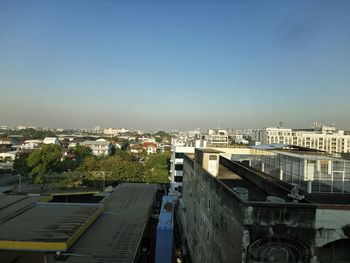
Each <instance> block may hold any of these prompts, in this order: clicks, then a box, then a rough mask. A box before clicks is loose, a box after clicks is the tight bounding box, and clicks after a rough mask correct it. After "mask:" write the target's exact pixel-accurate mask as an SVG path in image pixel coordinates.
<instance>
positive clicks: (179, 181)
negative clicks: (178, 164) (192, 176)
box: [174, 176, 182, 183]
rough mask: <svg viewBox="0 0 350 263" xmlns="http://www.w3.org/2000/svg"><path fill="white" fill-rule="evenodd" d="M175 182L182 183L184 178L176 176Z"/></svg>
mask: <svg viewBox="0 0 350 263" xmlns="http://www.w3.org/2000/svg"><path fill="white" fill-rule="evenodd" d="M174 181H175V182H177V183H182V176H174Z"/></svg>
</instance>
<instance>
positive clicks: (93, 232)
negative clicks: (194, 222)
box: [55, 183, 159, 263]
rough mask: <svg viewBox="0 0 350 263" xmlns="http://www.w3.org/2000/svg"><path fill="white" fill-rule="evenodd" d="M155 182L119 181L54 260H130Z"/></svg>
mask: <svg viewBox="0 0 350 263" xmlns="http://www.w3.org/2000/svg"><path fill="white" fill-rule="evenodd" d="M158 189H159V186H158V185H155V184H131V183H123V184H120V185H118V186H117V187H116V189H115V190H114V191H113V192H112V193H111V194H110V195H109V196H107V197H106V198H105V199H103V200H102V202H101V203H103V204H104V205H105V210H104V212H103V213H102V215H101V216H100V217H99V218H98V220H96V222H95V223H94V224H93V225H92V226H91V227H90V228H89V229H88V230H87V231H86V233H85V234H84V235H83V236H82V237H81V238H80V239H79V240H78V242H76V244H74V246H72V248H71V249H70V250H69V251H68V253H69V256H68V257H62V258H61V259H56V261H55V262H57V263H58V262H67V263H101V262H103V263H111V262H118V263H120V262H128V263H130V262H134V260H135V257H136V255H137V252H138V249H139V246H140V243H141V239H142V237H143V234H144V231H145V227H146V224H147V221H148V218H149V216H150V213H151V211H152V206H153V202H154V198H155V194H156V192H157V190H158Z"/></svg>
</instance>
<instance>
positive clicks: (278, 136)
mask: <svg viewBox="0 0 350 263" xmlns="http://www.w3.org/2000/svg"><path fill="white" fill-rule="evenodd" d="M252 137H253V140H254V141H257V142H260V143H262V144H273V143H278V144H292V145H297V146H302V147H306V148H311V149H317V150H321V151H325V152H328V153H349V152H350V133H349V132H346V131H343V130H338V131H337V130H336V129H335V127H328V126H315V127H314V128H313V129H303V130H300V129H287V128H266V130H265V131H264V133H262V132H261V130H256V131H255V132H253V134H252Z"/></svg>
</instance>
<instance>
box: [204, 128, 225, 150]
mask: <svg viewBox="0 0 350 263" xmlns="http://www.w3.org/2000/svg"><path fill="white" fill-rule="evenodd" d="M206 137H207V140H208V143H209V144H211V145H218V146H221V145H228V132H227V131H226V130H220V129H212V130H208V134H207V136H206Z"/></svg>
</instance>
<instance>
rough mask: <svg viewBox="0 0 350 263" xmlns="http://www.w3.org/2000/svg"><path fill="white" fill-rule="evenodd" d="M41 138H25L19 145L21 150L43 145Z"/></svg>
mask: <svg viewBox="0 0 350 263" xmlns="http://www.w3.org/2000/svg"><path fill="white" fill-rule="evenodd" d="M43 143H44V141H43V140H25V141H24V143H23V144H22V145H21V146H20V149H21V150H34V149H38V148H40V147H41V145H43Z"/></svg>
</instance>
